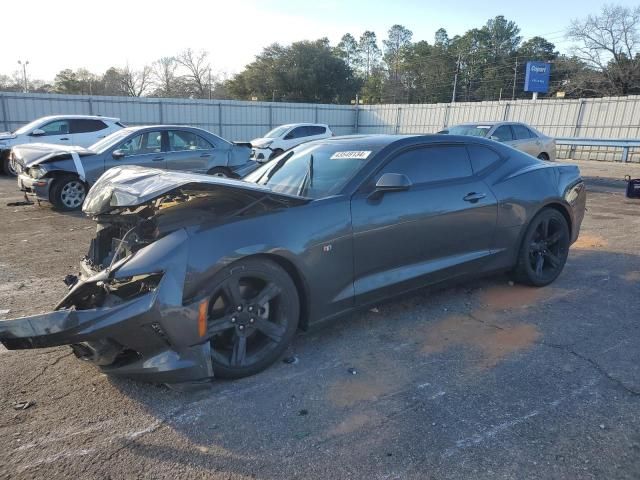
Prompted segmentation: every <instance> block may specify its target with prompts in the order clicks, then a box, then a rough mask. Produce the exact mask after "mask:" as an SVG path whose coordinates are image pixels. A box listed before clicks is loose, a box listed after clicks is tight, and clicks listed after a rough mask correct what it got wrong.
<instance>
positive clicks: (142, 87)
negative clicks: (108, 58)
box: [122, 65, 151, 97]
mask: <svg viewBox="0 0 640 480" xmlns="http://www.w3.org/2000/svg"><path fill="white" fill-rule="evenodd" d="M150 77H151V67H148V66H145V67H143V68H142V70H140V71H137V72H136V71H133V70H131V69H130V68H129V65H127V66H126V67H125V68H124V69H123V70H122V90H123V91H124V93H125V95H127V96H129V97H141V96H142V95H144V94H145V92H146V91H147V90H148V89H149V83H150Z"/></svg>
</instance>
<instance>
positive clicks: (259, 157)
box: [251, 123, 333, 162]
mask: <svg viewBox="0 0 640 480" xmlns="http://www.w3.org/2000/svg"><path fill="white" fill-rule="evenodd" d="M332 136H333V132H332V131H331V129H330V128H329V125H326V124H324V123H291V124H288V125H280V126H279V127H276V128H274V129H273V130H271V131H270V132H269V133H267V134H266V135H265V136H264V137H261V138H254V139H253V140H251V147H252V148H251V159H252V160H256V161H258V162H267V161H269V160H271V159H272V158H275V157H277V156H278V155H280V154H281V153H283V152H286V151H287V150H289V149H291V148H293V147H296V146H298V145H300V144H301V143H305V142H310V141H312V140H320V139H322V138H328V137H332Z"/></svg>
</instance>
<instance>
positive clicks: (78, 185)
mask: <svg viewBox="0 0 640 480" xmlns="http://www.w3.org/2000/svg"><path fill="white" fill-rule="evenodd" d="M87 190H88V188H87V185H86V184H85V183H84V182H83V181H82V180H80V179H79V178H78V177H76V176H75V175H62V176H60V177H58V178H56V179H55V180H54V181H53V184H52V185H51V190H50V191H49V200H50V201H51V203H53V205H54V206H55V207H56V208H57V209H59V210H63V211H72V210H78V209H79V208H81V207H82V204H83V202H84V199H85V198H86V197H87Z"/></svg>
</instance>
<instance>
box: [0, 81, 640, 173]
mask: <svg viewBox="0 0 640 480" xmlns="http://www.w3.org/2000/svg"><path fill="white" fill-rule="evenodd" d="M55 114H94V115H105V116H112V117H118V118H120V119H121V120H122V122H124V123H126V124H129V125H144V124H180V125H194V126H197V127H201V128H204V129H207V130H210V131H212V132H214V133H216V134H218V135H221V136H222V137H224V138H227V139H229V140H251V139H253V138H256V137H260V136H262V135H264V134H265V133H266V132H267V131H268V130H270V129H271V128H273V127H276V126H278V125H282V124H285V123H295V122H318V123H326V124H328V125H329V126H330V127H331V129H332V130H333V132H334V133H335V134H336V135H348V134H352V133H364V134H370V133H385V134H424V133H434V132H437V131H439V130H441V129H443V128H444V127H446V126H449V125H454V124H457V123H463V122H481V121H495V120H509V121H521V122H525V123H528V124H530V125H532V126H534V127H536V128H537V129H539V130H540V131H542V132H544V133H546V134H547V135H551V136H556V137H582V138H607V139H611V138H620V139H633V138H639V137H640V96H629V97H607V98H593V99H591V98H590V99H579V100H568V99H567V100H565V99H548V100H537V101H531V100H515V101H510V100H508V101H490V102H458V103H454V104H448V103H439V104H412V105H402V104H400V105H359V106H354V105H327V104H305V103H279V102H278V103H276V102H248V101H232V100H193V99H178V98H132V97H98V96H88V95H57V94H31V93H30V94H25V93H0V129H3V130H13V129H16V128H18V127H19V126H21V125H23V124H25V123H27V122H29V121H31V120H33V119H36V118H38V117H42V116H45V115H55ZM563 155H564V156H566V155H571V156H573V157H574V158H592V159H598V160H611V159H617V158H618V157H619V152H617V151H612V150H611V149H610V148H608V147H607V148H604V147H601V148H598V149H596V148H582V147H570V148H565V147H563V148H561V149H559V156H560V157H562V156H563ZM629 159H630V160H631V161H638V160H637V159H640V154H636V152H635V151H631V152H630V156H629Z"/></svg>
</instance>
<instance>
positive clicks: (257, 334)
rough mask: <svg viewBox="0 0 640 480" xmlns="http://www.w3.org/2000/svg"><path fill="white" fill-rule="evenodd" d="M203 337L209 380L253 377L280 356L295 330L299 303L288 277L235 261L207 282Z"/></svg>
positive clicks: (261, 263)
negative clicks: (208, 349) (210, 372)
mask: <svg viewBox="0 0 640 480" xmlns="http://www.w3.org/2000/svg"><path fill="white" fill-rule="evenodd" d="M210 285H211V286H212V289H211V292H212V293H211V296H210V301H209V316H208V332H209V335H210V344H211V357H212V361H213V371H214V375H215V376H216V377H218V378H242V377H247V376H249V375H254V374H256V373H258V372H260V371H262V370H264V369H265V368H267V367H268V366H269V365H271V364H272V363H274V362H275V361H276V360H278V358H279V357H280V356H281V355H282V354H283V353H284V351H285V350H286V348H287V346H288V345H289V343H291V340H292V339H293V336H294V335H295V333H296V330H297V328H298V321H299V316H300V300H299V297H298V291H297V289H296V286H295V284H294V282H293V280H292V279H291V277H290V276H289V274H288V273H287V272H286V271H285V270H284V269H283V268H282V267H280V266H279V265H278V264H277V263H275V262H273V261H271V260H268V259H264V258H247V259H245V260H239V261H237V262H235V263H233V264H231V265H229V266H228V267H226V268H225V269H224V270H223V271H221V272H219V273H218V274H217V275H215V276H214V278H213V279H212V281H211V284H210Z"/></svg>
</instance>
